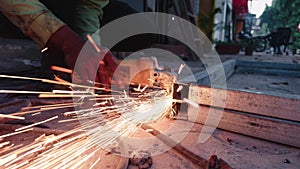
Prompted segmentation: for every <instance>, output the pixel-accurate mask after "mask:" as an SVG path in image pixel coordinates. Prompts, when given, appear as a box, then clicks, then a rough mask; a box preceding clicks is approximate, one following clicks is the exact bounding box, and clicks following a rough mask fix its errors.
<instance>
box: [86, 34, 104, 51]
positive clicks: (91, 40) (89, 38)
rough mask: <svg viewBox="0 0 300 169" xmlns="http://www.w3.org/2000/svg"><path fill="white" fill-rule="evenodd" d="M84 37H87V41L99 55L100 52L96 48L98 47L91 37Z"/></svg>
mask: <svg viewBox="0 0 300 169" xmlns="http://www.w3.org/2000/svg"><path fill="white" fill-rule="evenodd" d="M86 37H87V39H88V41H89V42H90V43H91V44H92V45H93V47H94V48H95V49H96V51H97V52H98V53H100V52H101V50H100V48H99V47H98V45H97V44H96V43H95V41H94V40H93V38H92V37H91V35H89V34H87V35H86Z"/></svg>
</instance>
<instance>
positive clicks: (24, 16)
mask: <svg viewBox="0 0 300 169" xmlns="http://www.w3.org/2000/svg"><path fill="white" fill-rule="evenodd" d="M0 11H1V12H2V13H3V14H4V15H5V16H6V17H7V18H8V19H9V20H10V21H11V22H12V23H13V24H14V25H16V26H17V27H18V28H19V29H21V31H22V32H23V33H24V34H25V35H27V36H29V37H30V38H32V39H33V40H34V41H35V42H37V43H38V44H39V45H40V47H44V46H45V44H46V43H47V41H48V39H49V38H50V36H51V35H52V34H53V33H54V32H56V31H57V30H58V29H59V28H60V27H62V26H63V25H65V23H64V22H62V21H61V20H60V19H58V18H57V17H55V16H54V15H53V14H52V13H51V12H50V11H49V10H48V9H47V8H46V7H45V6H44V5H43V4H42V3H40V1H39V0H0Z"/></svg>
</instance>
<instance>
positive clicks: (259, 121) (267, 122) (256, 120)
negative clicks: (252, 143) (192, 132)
mask: <svg viewBox="0 0 300 169" xmlns="http://www.w3.org/2000/svg"><path fill="white" fill-rule="evenodd" d="M220 113H223V114H222V117H221V120H220V122H219V124H218V126H217V128H220V129H224V130H228V131H232V132H236V133H240V134H244V135H248V136H252V137H256V138H260V139H265V140H269V141H273V142H277V143H281V144H286V145H291V146H295V147H299V148H300V141H299V140H300V135H299V131H300V123H299V122H291V121H287V120H280V119H275V118H268V117H263V116H259V115H251V114H247V113H243V112H237V111H230V110H222V109H217V108H210V107H208V106H200V107H199V108H198V111H197V110H195V108H194V107H191V106H189V108H188V118H189V121H193V122H197V123H200V124H204V123H205V122H206V119H207V117H208V114H210V119H212V120H219V119H218V117H217V116H214V115H216V114H220ZM207 123H208V124H206V125H208V126H210V124H209V122H207ZM214 123H215V122H214ZM212 125H213V124H212Z"/></svg>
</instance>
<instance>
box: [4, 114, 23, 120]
mask: <svg viewBox="0 0 300 169" xmlns="http://www.w3.org/2000/svg"><path fill="white" fill-rule="evenodd" d="M0 117H1V118H9V119H18V120H25V117H20V116H13V115H7V114H0Z"/></svg>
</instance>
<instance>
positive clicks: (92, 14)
mask: <svg viewBox="0 0 300 169" xmlns="http://www.w3.org/2000/svg"><path fill="white" fill-rule="evenodd" d="M108 3H109V0H77V3H76V7H75V21H74V22H75V24H74V26H73V27H74V28H73V29H74V31H75V32H77V33H78V34H79V35H80V36H81V37H83V38H86V35H87V34H94V33H95V32H96V31H97V30H98V29H99V28H100V19H101V18H102V16H103V11H102V8H103V7H105V6H106V5H107V4H108Z"/></svg>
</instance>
